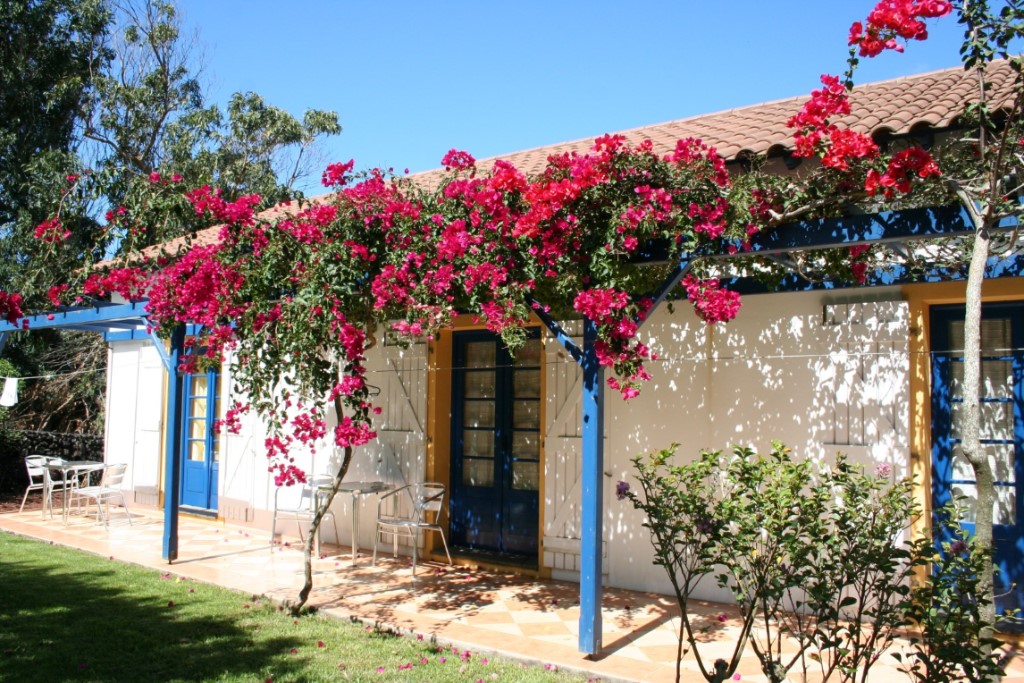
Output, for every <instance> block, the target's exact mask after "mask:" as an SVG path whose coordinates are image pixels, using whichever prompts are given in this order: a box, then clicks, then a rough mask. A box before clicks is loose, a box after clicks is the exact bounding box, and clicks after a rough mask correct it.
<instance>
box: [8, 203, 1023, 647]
mask: <svg viewBox="0 0 1024 683" xmlns="http://www.w3.org/2000/svg"><path fill="white" fill-rule="evenodd" d="M1017 227H1018V222H1017V220H1016V219H1015V218H1010V219H1005V220H1004V221H1002V222H1001V223H1000V224H999V225H998V226H995V229H996V230H1007V231H1009V230H1014V229H1016V228H1017ZM972 233H973V227H972V225H971V221H970V218H969V216H968V214H967V212H966V211H964V210H960V209H957V208H955V207H953V208H950V207H943V208H926V209H913V210H907V211H900V212H886V213H879V214H871V215H855V216H846V217H841V218H831V219H823V220H814V221H804V222H801V223H796V224H791V225H787V226H782V227H780V228H777V229H776V230H774V231H772V232H771V233H768V234H765V235H759V236H757V237H755V238H754V239H753V240H752V244H751V245H750V249H749V250H747V251H745V252H740V253H737V254H736V255H727V254H712V253H695V254H691V255H689V256H687V257H686V258H684V259H681V260H678V261H676V262H675V263H674V264H673V267H672V270H671V273H670V274H669V275H668V277H667V278H666V279H665V281H664V282H663V283H662V286H661V287H660V288H659V289H658V291H657V292H655V296H654V298H655V306H657V305H658V304H660V303H661V302H662V301H664V300H665V298H666V297H667V296H668V295H669V294H670V292H671V291H672V290H673V289H674V288H675V287H676V286H678V284H679V282H680V281H681V280H682V278H683V277H684V276H685V275H686V273H687V272H688V270H689V268H690V265H691V264H692V263H693V261H694V260H696V259H698V258H700V259H707V260H728V259H731V258H735V257H736V256H739V257H743V256H749V255H751V254H754V255H759V256H764V257H768V258H776V259H778V260H779V261H780V262H781V263H785V260H786V257H787V256H788V255H789V254H790V253H792V252H799V251H815V250H821V249H830V248H842V247H849V246H851V245H854V244H879V243H881V244H890V245H894V246H896V248H897V249H899V248H902V247H900V245H904V244H905V243H907V242H911V241H915V240H927V239H937V238H949V237H964V236H969V235H971V234H972ZM904 249H905V248H904ZM650 260H654V257H651V259H650ZM662 263H664V261H662ZM1022 274H1024V259H1022V258H1021V257H1019V256H1018V255H1017V254H1016V253H1011V254H1010V255H1008V256H1005V257H1001V258H992V259H990V260H989V267H988V270H987V275H988V276H990V277H1012V276H1020V275H1022ZM959 277H962V274H961V273H959V272H956V271H948V272H947V271H945V270H942V269H940V268H936V269H933V270H932V271H929V272H926V273H923V274H920V273H917V274H915V275H914V277H913V278H911V274H910V273H909V272H908V271H907V270H906V269H905V268H904V269H902V270H901V269H900V268H890V269H886V270H884V271H878V272H877V273H875V274H874V275H873V277H871V278H870V279H869V282H868V286H871V285H892V284H899V283H901V282H908V281H911V280H913V281H917V282H919V281H937V280H942V279H947V280H948V279H955V278H959ZM726 284H727V286H728V287H730V288H732V289H736V290H738V291H746V292H765V291H794V290H804V289H812V288H825V289H830V288H838V287H842V286H847V285H846V283H839V282H828V281H826V282H817V283H811V282H808V281H807V280H804V279H802V278H801V277H799V276H798V275H796V274H790V275H789V276H787V277H785V278H783V280H782V281H781V282H780V283H778V284H776V285H775V286H774V287H773V288H772V289H771V290H768V289H767V288H765V287H764V286H762V285H759V284H757V283H756V282H754V281H752V280H747V279H743V278H735V279H733V280H731V281H729V282H727V283H726ZM534 308H535V309H536V310H537V311H538V316H539V317H540V318H541V320H542V321H543V322H544V324H545V325H546V326H547V328H548V329H549V330H550V332H551V333H552V334H553V335H554V336H555V338H556V339H557V340H558V342H559V343H560V344H562V346H563V347H564V348H565V349H566V351H567V352H568V353H569V354H570V356H572V358H573V359H574V360H575V361H576V362H577V363H578V364H580V366H581V368H582V371H583V386H584V389H583V391H584V395H583V404H582V405H583V414H582V434H583V446H582V461H583V462H582V473H581V477H582V482H581V483H582V494H581V497H582V500H581V510H582V520H581V528H582V533H581V542H580V549H581V565H582V566H581V573H580V636H579V650H580V652H583V653H587V654H591V655H594V654H597V653H599V652H600V650H601V635H602V624H601V593H602V579H601V570H602V568H601V557H602V536H603V528H602V527H603V521H602V516H603V510H604V507H603V506H604V500H603V479H602V477H603V471H604V446H603V434H604V428H603V420H604V384H605V383H604V377H603V371H602V368H601V367H600V365H599V363H598V361H597V355H596V353H595V346H594V342H595V341H596V339H597V326H596V325H595V324H594V322H593V321H590V320H584V336H583V345H582V348H581V347H580V346H579V345H577V344H576V343H575V342H574V341H573V340H572V338H571V337H570V336H569V335H568V334H566V333H565V332H564V330H562V329H561V327H560V326H559V325H558V323H557V322H556V321H555V320H554V319H552V318H551V317H550V316H548V315H547V314H545V313H544V312H543V307H541V306H539V305H538V306H534ZM652 310H653V307H652ZM147 317H148V313H147V312H146V311H145V302H135V303H130V304H105V305H96V306H92V307H87V308H79V309H71V310H66V311H59V312H54V313H50V314H42V315H37V316H32V317H29V318H27V319H26V320H27V321H28V322H27V329H29V330H37V329H46V328H63V329H72V330H87V331H92V332H97V333H102V334H103V335H104V338H105V339H107V340H108V341H122V340H127V339H140V338H146V337H148V338H151V339H152V340H153V342H154V345H155V346H156V348H157V350H158V352H159V353H160V354H161V359H162V361H163V363H164V367H165V368H166V370H167V372H168V376H169V377H170V378H171V379H172V381H169V382H168V396H167V411H168V414H167V421H166V423H167V425H168V428H167V436H166V444H165V448H166V458H165V475H166V478H165V481H166V491H177V490H178V482H179V478H180V471H181V457H182V456H181V449H180V439H181V433H182V432H181V421H182V413H183V410H182V405H181V396H182V393H183V392H182V378H181V375H180V373H179V372H178V370H177V366H178V364H179V361H180V355H181V353H182V351H183V348H184V340H185V336H186V334H187V333H188V332H189V330H186V329H185V328H184V327H180V328H178V329H176V330H174V332H173V333H172V335H171V340H170V345H169V346H170V348H169V350H168V349H165V346H164V342H163V340H161V339H159V338H158V337H156V336H155V334H154V333H153V332H152V331H151V330H149V329H148V326H147V324H146V322H147ZM21 329H22V325H21V324H18V325H12V324H10V323H5V322H0V351H2V349H3V344H4V342H5V341H6V338H7V335H8V334H9V333H11V332H14V331H18V330H21ZM164 500H165V506H164V537H163V557H164V559H166V560H168V561H173V560H175V559H177V554H178V504H179V501H178V496H177V495H165V497H164Z"/></svg>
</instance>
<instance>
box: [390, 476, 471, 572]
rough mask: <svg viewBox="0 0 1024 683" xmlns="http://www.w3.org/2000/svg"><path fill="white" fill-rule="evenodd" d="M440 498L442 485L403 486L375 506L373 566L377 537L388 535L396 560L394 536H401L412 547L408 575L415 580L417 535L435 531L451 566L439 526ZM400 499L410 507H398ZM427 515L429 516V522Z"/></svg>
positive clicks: (442, 502)
mask: <svg viewBox="0 0 1024 683" xmlns="http://www.w3.org/2000/svg"><path fill="white" fill-rule="evenodd" d="M444 494H445V487H444V484H439V483H436V482H420V483H417V484H407V485H405V486H403V487H401V488H398V489H395V490H394V491H391V492H390V493H386V494H384V495H383V496H381V497H380V500H379V501H378V502H377V528H376V531H375V532H374V534H373V563H374V564H377V542H378V541H379V540H380V538H381V536H383V535H384V534H391V539H392V545H393V547H392V556H393V557H398V535H399V534H400V533H405V534H408V536H409V539H410V542H411V543H412V574H413V576H416V555H417V552H418V550H419V532H420V531H436V532H437V533H439V534H440V535H441V543H442V544H444V553H445V555H447V556H448V564H452V554H451V553H450V552H448V541H446V540H445V538H444V530H443V529H442V528H441V525H440V521H441V510H442V508H443V507H444ZM402 496H408V500H409V502H410V503H411V507H408V508H406V507H405V506H403V505H402V504H401V498H402ZM428 514H432V520H431V518H430V517H428Z"/></svg>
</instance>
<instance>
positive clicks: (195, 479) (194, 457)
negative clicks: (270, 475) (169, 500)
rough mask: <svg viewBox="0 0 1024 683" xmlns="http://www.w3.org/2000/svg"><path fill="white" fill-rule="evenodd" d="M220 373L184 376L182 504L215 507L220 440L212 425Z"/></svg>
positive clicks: (195, 506) (214, 416)
mask: <svg viewBox="0 0 1024 683" xmlns="http://www.w3.org/2000/svg"><path fill="white" fill-rule="evenodd" d="M219 379H220V374H219V373H218V372H217V371H216V370H210V371H209V372H206V373H203V374H198V373H197V374H193V375H186V376H185V381H184V385H185V395H184V401H185V409H184V421H183V424H182V429H183V432H184V433H183V434H182V439H181V444H182V449H183V452H182V458H181V467H182V472H181V504H182V505H184V506H187V507H191V508H199V509H202V510H216V509H217V468H218V460H219V451H220V441H219V439H218V435H217V432H216V430H215V429H214V428H213V423H214V420H216V419H217V416H218V415H219V414H220V413H219V411H220V382H219V381H218V380H219Z"/></svg>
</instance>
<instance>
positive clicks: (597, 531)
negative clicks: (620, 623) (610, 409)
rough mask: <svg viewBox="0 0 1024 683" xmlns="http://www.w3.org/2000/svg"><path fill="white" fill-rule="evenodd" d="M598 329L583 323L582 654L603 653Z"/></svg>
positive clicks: (601, 423) (601, 378)
mask: <svg viewBox="0 0 1024 683" xmlns="http://www.w3.org/2000/svg"><path fill="white" fill-rule="evenodd" d="M596 341H597V325H596V324H594V322H592V321H591V320H588V319H584V321H583V439H582V442H583V443H582V450H583V453H582V454H581V457H582V459H583V464H582V468H581V472H580V484H581V494H580V497H581V501H580V505H581V517H582V519H581V525H582V531H581V535H580V639H579V651H580V652H584V653H586V654H589V655H596V654H598V653H599V652H600V651H601V637H602V628H601V588H602V586H601V583H602V582H601V555H602V546H603V540H602V538H603V536H604V534H603V526H604V525H603V518H604V479H603V477H604V371H603V369H602V368H601V365H600V363H598V361H597V353H596V352H595V349H594V342H596Z"/></svg>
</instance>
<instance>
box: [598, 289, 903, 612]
mask: <svg viewBox="0 0 1024 683" xmlns="http://www.w3.org/2000/svg"><path fill="white" fill-rule="evenodd" d="M851 294H852V293H851ZM871 296H872V298H873V301H870V302H866V301H864V300H863V297H861V298H860V299H855V298H852V297H850V296H844V295H843V294H841V293H827V292H809V293H795V294H779V295H759V296H749V297H746V298H745V299H744V301H743V307H742V309H741V310H740V313H739V315H738V316H737V318H736V319H735V320H733V321H732V322H730V323H728V324H727V325H719V326H715V327H713V328H712V327H707V326H704V325H703V324H702V323H700V322H699V321H698V320H697V319H696V317H695V316H694V314H693V313H692V311H690V310H688V307H686V306H685V305H683V306H679V305H677V307H676V311H675V312H674V313H671V314H670V313H668V311H667V310H660V311H658V312H657V313H656V314H655V315H654V316H652V319H651V320H650V321H649V322H648V323H647V325H646V326H645V327H644V328H643V333H644V335H646V336H649V338H650V339H649V341H650V343H651V346H652V348H653V349H655V350H656V351H657V352H658V354H659V355H660V357H661V358H660V360H658V361H655V362H652V363H650V364H649V370H650V372H651V374H652V375H653V379H652V380H651V382H650V383H649V386H646V387H644V388H643V389H642V394H641V396H640V397H639V398H638V399H636V400H633V401H629V402H626V403H623V402H622V401H620V400H618V399H617V398H614V397H612V398H610V400H609V401H608V407H607V413H606V416H605V421H606V425H607V427H606V429H607V439H606V442H605V443H606V446H605V449H606V450H605V458H606V467H605V469H606V471H607V472H608V473H609V474H610V475H611V476H609V477H607V478H606V484H607V485H606V490H605V500H606V511H605V520H606V525H607V530H606V540H607V542H608V549H607V559H606V567H605V571H606V574H607V577H608V579H607V581H608V584H609V585H614V586H621V587H626V588H634V589H640V590H653V591H659V592H664V591H666V590H668V589H669V585H668V583H667V580H666V579H665V578H664V570H663V569H662V568H660V567H654V566H653V565H651V560H650V558H651V550H650V545H649V541H648V535H647V531H646V529H643V528H642V526H641V524H642V522H643V519H642V516H641V515H639V513H637V512H636V511H635V510H633V509H632V508H631V506H629V505H628V503H625V502H619V501H617V500H616V499H615V496H614V485H615V482H616V481H618V480H620V479H623V480H626V481H631V482H632V483H633V485H634V486H636V480H635V479H633V478H632V476H631V464H630V462H629V460H630V458H631V457H633V456H634V455H636V454H640V453H646V452H649V451H652V450H657V449H660V448H664V447H667V446H668V445H669V444H671V443H673V442H676V443H679V444H680V448H679V451H678V453H679V454H680V456H681V461H687V460H690V459H693V458H694V457H695V456H696V455H697V454H698V453H699V451H700V450H701V449H702V448H708V449H721V450H730V449H731V448H732V446H733V445H749V446H752V447H754V448H756V449H757V450H759V451H760V452H762V453H763V452H766V451H767V450H768V448H769V444H770V441H772V440H779V441H782V442H783V443H785V444H786V445H787V446H789V447H790V448H791V449H792V450H793V452H794V454H795V455H796V456H798V457H810V458H814V459H816V460H819V461H822V462H828V461H830V460H831V458H832V457H833V456H834V454H835V453H836V452H837V451H842V452H844V453H847V454H849V455H850V457H851V459H852V460H854V461H855V462H860V463H863V464H864V465H865V466H867V467H868V468H870V469H872V470H873V469H874V467H875V465H876V464H877V463H881V462H885V463H888V464H890V465H891V466H892V467H893V469H894V471H895V473H896V475H897V476H903V475H905V474H907V472H908V468H909V452H910V447H909V441H908V420H909V414H908V410H909V408H908V404H909V398H908V372H909V357H908V347H907V336H908V320H907V307H906V305H905V304H904V303H902V302H900V301H898V297H899V292H898V290H896V289H890V290H874V291H873V292H872V293H871ZM712 584H713V582H707V585H706V586H702V587H701V591H700V592H699V595H698V597H703V598H707V599H723V598H724V597H725V596H724V595H723V594H722V593H720V592H718V590H717V588H715V587H714V586H713V585H712Z"/></svg>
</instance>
